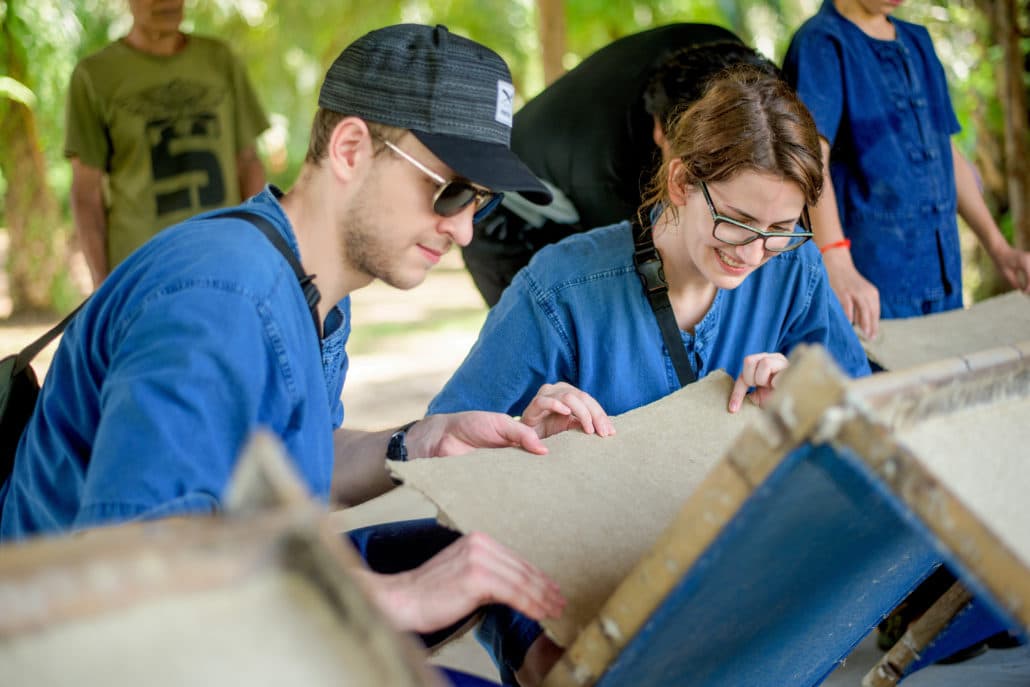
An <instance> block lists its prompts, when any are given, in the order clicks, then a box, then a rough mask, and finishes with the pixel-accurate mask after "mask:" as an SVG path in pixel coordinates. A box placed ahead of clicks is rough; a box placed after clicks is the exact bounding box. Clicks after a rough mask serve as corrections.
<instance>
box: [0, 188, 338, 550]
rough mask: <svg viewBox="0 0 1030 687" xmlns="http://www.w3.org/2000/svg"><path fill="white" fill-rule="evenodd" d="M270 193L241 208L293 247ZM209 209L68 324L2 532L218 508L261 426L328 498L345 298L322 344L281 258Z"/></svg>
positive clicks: (25, 444) (117, 274)
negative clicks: (242, 452) (278, 440)
mask: <svg viewBox="0 0 1030 687" xmlns="http://www.w3.org/2000/svg"><path fill="white" fill-rule="evenodd" d="M276 193H277V191H276V190H275V189H272V188H271V187H270V188H268V189H266V190H264V191H263V192H262V193H260V194H259V195H257V196H255V197H254V198H252V199H251V200H250V201H248V202H247V203H245V204H244V205H243V206H242V207H244V208H246V209H248V210H250V211H253V212H256V213H260V214H262V215H263V216H265V217H267V218H268V219H269V220H270V221H271V222H272V223H273V225H275V226H276V227H277V228H278V229H279V230H280V231H281V232H282V235H283V237H284V238H285V239H286V241H287V243H288V244H289V245H290V246H291V247H292V248H293V250H294V251H297V244H296V240H295V239H294V236H293V233H292V230H291V228H290V224H289V221H288V220H287V218H286V215H285V214H284V213H283V211H282V208H281V207H280V205H279V203H278V201H277V200H276V197H275V196H276ZM219 214H220V213H219V211H216V212H213V213H209V214H207V215H205V216H203V217H200V218H196V219H193V220H190V221H188V222H185V223H183V224H180V225H178V226H175V227H171V228H169V229H167V230H165V231H164V232H162V233H161V234H159V235H158V236H157V237H155V238H154V239H153V240H151V241H150V242H148V243H147V244H145V245H144V246H143V247H142V248H140V249H139V250H138V251H136V252H135V253H134V254H133V255H132V256H130V257H129V259H127V260H126V261H125V262H124V263H122V264H121V265H120V266H119V267H118V268H117V269H116V270H115V271H114V272H113V273H112V274H111V275H110V277H108V278H107V279H106V280H105V281H104V283H103V284H102V285H101V287H100V289H98V290H97V293H96V294H95V295H94V296H93V298H92V299H91V300H90V302H89V303H88V304H87V305H86V307H85V308H84V309H83V310H82V312H81V313H80V314H79V315H78V316H77V317H76V318H75V320H74V321H73V322H72V323H71V324H70V325H69V326H68V329H67V331H66V332H65V334H64V337H63V338H62V340H61V344H60V346H59V347H58V349H57V352H56V354H55V355H54V359H53V363H52V365H51V367H50V370H49V372H48V374H47V377H46V380H45V382H44V384H43V388H42V392H41V394H40V397H39V401H38V403H37V405H36V411H35V413H34V414H33V416H32V419H31V421H30V422H29V425H28V428H27V430H26V431H25V433H24V435H23V436H22V439H21V443H20V444H19V446H18V452H17V456H16V459H15V464H14V472H13V473H12V476H11V478H10V479H9V480H8V481H7V482H6V483H5V484H4V486H3V487H2V488H0V505H2V511H0V513H2V515H0V539H3V540H9V539H18V538H21V537H25V536H27V535H32V534H39V533H56V532H61V531H65V530H69V529H77V528H85V527H90V526H93V525H99V524H104V523H114V522H119V521H124V520H129V519H134V518H153V517H161V516H167V515H175V514H185V513H208V512H212V511H216V510H218V508H219V504H220V501H221V498H222V493H223V490H224V489H225V487H226V486H227V484H228V482H229V478H230V475H231V473H232V471H233V468H234V467H235V465H236V460H237V455H238V453H239V451H240V448H241V447H242V445H243V444H244V442H245V440H246V439H247V437H248V435H249V434H250V433H251V432H252V431H254V430H255V429H257V428H259V427H263V428H266V429H269V430H271V431H272V432H274V433H275V434H277V435H278V436H279V437H280V438H281V439H282V440H283V442H284V443H285V445H286V449H287V451H288V452H289V454H290V455H291V456H292V458H293V459H294V461H295V463H294V465H295V467H296V469H297V470H298V472H299V474H300V475H301V477H302V478H303V480H304V481H305V482H306V484H307V486H308V488H309V489H311V491H312V492H313V493H314V494H315V495H317V496H318V497H319V498H321V499H327V497H328V494H329V483H330V475H331V472H332V466H333V437H332V432H333V429H334V428H336V427H338V426H339V425H340V424H341V423H342V422H343V405H342V402H341V400H340V391H341V389H342V387H343V380H344V376H345V374H346V369H347V357H346V351H345V349H344V346H345V344H346V341H347V337H348V335H349V332H350V318H349V306H350V304H349V301H348V300H344V301H342V302H340V303H339V304H338V306H337V307H336V308H334V309H333V310H332V311H331V313H330V315H329V317H328V318H327V319H326V322H325V331H326V334H325V338H324V339H323V340H322V341H321V346H320V345H319V341H318V339H317V336H316V333H315V328H314V327H313V326H312V322H311V316H310V313H309V310H308V308H307V305H306V304H305V302H304V298H303V295H302V294H301V290H300V287H299V286H298V285H297V280H296V277H295V276H294V274H293V272H292V271H291V269H290V267H289V266H288V265H287V263H286V261H285V260H283V258H282V256H281V255H280V254H279V252H278V251H276V249H275V248H274V247H273V246H272V244H271V243H269V241H268V240H267V239H266V238H265V237H264V236H263V235H262V234H261V233H260V232H259V231H258V230H257V229H255V228H254V227H253V226H252V225H251V224H250V223H249V222H246V221H245V220H240V219H235V218H224V219H219V217H218V215H219Z"/></svg>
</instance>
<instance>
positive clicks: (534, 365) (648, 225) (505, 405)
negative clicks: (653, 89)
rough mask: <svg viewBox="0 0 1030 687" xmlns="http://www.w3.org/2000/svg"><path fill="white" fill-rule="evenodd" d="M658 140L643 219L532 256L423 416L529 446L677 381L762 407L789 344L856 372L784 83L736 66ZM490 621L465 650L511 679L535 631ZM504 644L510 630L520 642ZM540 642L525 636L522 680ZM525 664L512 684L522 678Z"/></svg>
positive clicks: (593, 428)
mask: <svg viewBox="0 0 1030 687" xmlns="http://www.w3.org/2000/svg"><path fill="white" fill-rule="evenodd" d="M668 145H669V149H668V150H667V154H666V156H665V160H666V161H665V163H664V164H663V165H662V167H661V169H660V170H659V171H658V173H657V175H656V176H655V178H654V180H653V182H652V184H651V188H650V192H649V193H648V194H647V195H646V201H645V204H644V206H643V207H642V209H641V212H640V213H639V214H640V217H639V220H640V223H641V227H639V228H636V227H635V228H634V231H633V232H630V231H627V230H626V223H622V224H617V225H613V226H609V227H605V228H600V229H595V230H593V231H590V232H587V233H585V234H577V235H574V236H571V237H569V238H567V239H565V240H564V241H562V242H560V243H557V244H554V245H552V246H548V247H546V248H544V249H543V250H541V251H540V252H539V253H537V254H536V256H535V257H534V258H533V259H532V261H531V262H530V263H529V265H527V266H526V267H525V268H524V269H523V270H522V271H521V272H519V274H518V275H517V276H516V277H515V279H514V281H513V282H512V284H511V286H509V287H508V289H507V290H505V292H504V294H503V296H502V297H501V299H500V301H499V302H498V303H497V305H495V306H494V308H493V309H492V310H491V311H490V314H489V316H488V317H487V319H486V322H485V324H484V326H483V329H482V331H481V333H480V335H479V340H478V341H477V342H476V344H475V345H474V346H473V348H472V350H471V351H470V352H469V355H468V357H467V358H466V360H465V361H464V362H463V363H462V365H461V367H460V368H459V369H458V370H457V372H456V373H455V375H454V376H453V377H452V378H451V380H450V381H449V382H448V383H447V385H446V386H445V387H444V389H443V391H441V393H440V394H439V395H438V396H437V397H436V398H435V399H434V400H433V402H432V403H431V404H430V407H429V413H430V414H432V413H441V412H451V411H457V410H464V409H468V408H477V409H484V410H496V411H503V412H508V413H511V414H521V415H522V419H523V422H526V423H527V424H530V425H532V426H534V427H536V428H537V431H538V433H539V434H540V435H541V436H547V435H549V434H552V433H554V432H556V431H559V430H562V429H566V428H568V427H571V426H575V425H577V424H578V425H579V426H580V427H581V428H582V429H583V431H585V432H587V433H594V432H596V433H598V434H601V435H608V434H610V433H612V431H613V427H612V424H611V420H610V419H609V417H608V415H607V414H606V413H612V414H619V413H623V412H625V411H627V410H630V409H633V408H637V407H639V406H642V405H645V404H647V403H651V402H652V401H655V400H657V399H659V398H662V397H664V396H666V395H668V394H671V393H673V392H674V391H676V390H677V389H679V388H680V386H681V379H682V381H684V382H689V380H690V377H694V378H701V377H704V376H705V375H707V374H708V373H709V372H711V371H713V370H717V369H723V370H725V371H726V372H728V373H729V374H730V375H732V376H734V377H735V378H737V383H736V385H735V387H734V389H733V392H732V394H731V396H730V398H729V399H728V409H729V411H730V412H734V411H736V410H737V409H738V408H739V407H740V404H741V402H742V401H743V400H744V398H745V395H746V394H747V391H748V389H750V388H753V389H754V390H753V391H752V392H751V398H752V399H753V400H754V401H755V402H758V403H759V404H761V402H762V401H763V400H764V398H765V397H766V395H767V394H768V393H769V392H770V390H771V389H772V387H773V386H775V379H776V375H777V374H778V373H779V372H780V371H781V370H783V369H784V368H785V367H786V366H787V358H786V355H787V354H789V353H790V351H791V350H792V349H793V348H794V347H795V346H797V345H798V344H801V343H810V344H822V345H823V346H825V347H826V348H827V349H828V350H829V352H830V354H831V355H832V356H833V357H834V358H835V360H836V361H837V362H838V363H839V364H840V366H841V368H843V369H844V370H845V371H846V372H847V373H848V374H850V375H853V376H859V375H865V374H868V373H869V366H868V362H867V360H866V357H865V354H864V352H863V350H862V347H861V344H860V343H859V341H858V338H857V336H856V335H855V333H854V331H853V330H852V327H851V325H850V323H849V322H848V321H847V319H846V318H845V316H844V312H843V310H842V308H841V305H840V303H839V301H838V300H837V298H836V296H834V294H833V291H832V290H831V289H830V286H829V283H828V280H827V276H826V271H825V269H824V268H823V264H822V261H821V259H820V255H819V251H818V250H817V249H816V247H815V245H814V244H813V243H812V242H811V241H810V240H809V239H810V238H811V236H812V234H811V231H810V227H809V226H808V222H807V211H806V208H807V206H808V205H810V204H812V203H814V202H815V201H816V199H817V198H818V197H819V193H820V190H821V188H822V183H823V170H822V162H821V157H820V150H819V139H818V135H817V133H816V129H815V126H814V124H813V122H812V118H811V116H810V115H809V114H808V111H807V110H806V109H805V107H804V106H803V105H802V104H801V103H800V101H799V100H798V99H797V97H796V96H795V94H794V93H793V91H792V90H791V89H790V88H789V87H788V86H787V85H786V84H785V83H783V82H782V81H780V80H778V79H776V78H775V77H770V76H768V75H765V74H762V73H760V72H757V71H755V70H753V69H750V68H741V69H735V70H733V71H730V72H726V73H725V74H724V75H722V76H720V77H718V78H716V79H715V80H713V81H712V82H711V83H710V84H709V87H708V89H707V90H706V92H705V95H704V96H703V97H702V98H701V99H700V100H698V101H697V102H695V103H694V104H693V105H692V106H691V107H690V108H689V109H687V110H686V111H685V112H684V113H683V114H682V115H681V116H680V117H679V119H678V121H677V123H676V125H675V127H674V128H673V130H672V133H671V135H670V136H669V137H668ZM634 234H637V235H638V237H639V239H640V240H638V241H636V242H635V240H634ZM648 239H650V240H651V241H652V242H653V243H652V244H651V245H648ZM635 253H637V254H638V255H639V258H638V262H640V263H641V271H643V272H644V273H645V274H649V275H650V276H651V280H652V281H656V279H655V277H656V275H661V274H662V273H664V279H665V281H666V282H667V284H668V293H667V295H668V302H669V304H670V305H671V314H670V315H669V317H671V318H672V319H673V320H674V322H673V324H672V325H671V329H672V334H671V335H670V336H672V337H674V339H673V341H674V343H673V347H675V346H676V345H677V344H678V345H679V346H680V347H681V348H682V352H683V353H685V355H683V356H680V355H679V352H677V356H675V357H676V358H682V359H685V365H686V367H687V368H689V369H686V370H680V371H678V370H677V365H676V363H675V361H674V357H673V356H670V352H669V348H668V347H667V346H666V344H665V343H664V338H663V333H662V326H663V325H662V317H661V313H658V312H656V310H655V309H653V308H652V304H651V300H650V299H649V297H648V294H647V293H645V289H644V287H643V286H642V279H641V276H640V272H639V271H638V269H637V266H636V265H635V261H634V254H635ZM662 304H663V302H662V301H661V300H660V299H659V301H658V302H657V303H656V305H657V306H658V308H659V309H661V306H662ZM667 321H668V320H666V322H667ZM496 620H497V619H494V620H493V621H491V623H488V624H487V625H486V626H484V628H483V629H482V630H481V633H480V636H481V641H483V642H484V643H485V644H487V645H488V647H489V648H490V649H491V650H492V653H493V655H494V656H502V657H505V664H503V665H500V666H499V667H500V669H501V672H502V675H504V676H506V679H512V678H513V676H514V675H515V671H517V670H518V669H519V667H520V665H521V664H522V657H523V656H525V655H527V648H528V647H529V646H530V645H531V644H533V642H534V641H535V640H536V638H537V636H538V634H539V626H537V625H536V624H535V623H531V622H528V621H524V619H522V620H520V619H519V618H517V617H516V618H514V619H513V620H512V622H511V623H510V627H514V628H518V629H519V631H518V632H514V633H512V632H511V631H510V629H509V630H508V631H506V633H505V634H503V635H502V633H501V632H498V631H496V630H497V628H495V627H494V626H493V622H494V621H496ZM502 624H503V623H502ZM512 636H516V637H521V639H522V641H521V643H520V644H519V645H518V646H513V645H512V639H511V638H512ZM545 645H546V642H538V643H537V644H534V649H533V650H531V652H530V653H529V656H530V658H529V659H527V661H526V671H529V673H533V672H534V670H535V669H534V667H533V666H534V665H537V664H538V661H539V659H540V656H542V655H544V654H546V653H547V651H546V650H545V649H543V648H539V647H543V646H545ZM512 657H514V660H512ZM526 671H523V673H521V674H520V676H521V678H522V680H523V684H525V683H527V682H529V683H532V682H533V681H534V680H533V679H532V678H531V677H530V676H529V674H527V672H526Z"/></svg>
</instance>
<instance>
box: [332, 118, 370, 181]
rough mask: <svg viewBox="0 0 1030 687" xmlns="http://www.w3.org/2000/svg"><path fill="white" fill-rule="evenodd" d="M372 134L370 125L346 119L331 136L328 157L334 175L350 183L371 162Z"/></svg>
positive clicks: (353, 119)
mask: <svg viewBox="0 0 1030 687" xmlns="http://www.w3.org/2000/svg"><path fill="white" fill-rule="evenodd" d="M373 155H374V151H373V149H372V134H371V132H370V131H369V130H368V125H367V124H366V123H365V122H364V120H362V119H360V118H359V117H344V118H343V119H341V120H340V121H339V123H338V124H337V125H336V127H335V128H334V129H333V133H332V134H330V136H329V146H328V153H327V155H326V157H327V162H328V163H329V167H330V169H331V170H332V172H333V175H334V176H336V177H337V178H339V179H341V180H343V181H349V180H351V179H353V178H354V177H355V176H357V175H358V174H360V173H362V171H363V169H364V168H365V167H366V166H367V165H368V164H369V163H370V162H371V160H372V157H373Z"/></svg>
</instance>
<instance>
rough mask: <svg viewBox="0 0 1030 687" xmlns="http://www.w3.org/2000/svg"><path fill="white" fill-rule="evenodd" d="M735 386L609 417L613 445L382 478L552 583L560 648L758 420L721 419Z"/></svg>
mask: <svg viewBox="0 0 1030 687" xmlns="http://www.w3.org/2000/svg"><path fill="white" fill-rule="evenodd" d="M732 386H733V381H732V380H731V379H730V377H729V376H727V375H726V374H725V373H722V372H716V373H713V374H711V375H708V376H707V377H705V378H704V379H702V380H700V381H699V382H697V383H695V384H691V385H690V386H688V387H686V388H684V389H682V390H680V391H679V392H677V393H675V394H673V395H671V396H668V397H666V398H664V399H661V400H659V401H657V402H655V403H652V404H651V405H648V406H645V407H643V408H638V409H636V410H633V411H630V412H628V413H626V414H624V415H621V416H619V417H617V418H615V428H616V434H615V436H612V437H606V438H601V437H597V436H593V435H585V434H583V433H581V432H577V431H569V432H565V433H563V434H559V435H557V436H554V437H551V438H550V439H548V440H547V441H546V442H545V443H546V444H547V447H548V449H549V453H548V454H547V455H545V456H535V455H531V454H529V453H526V452H524V451H521V450H518V449H496V450H488V451H476V452H474V453H470V454H468V455H465V456H454V457H448V458H432V459H424V460H415V461H411V462H407V463H390V469H391V470H392V471H393V473H394V474H395V475H396V476H397V477H399V478H400V479H402V480H403V481H404V482H405V483H406V484H407V485H409V486H411V487H414V488H415V489H417V490H419V491H421V492H422V493H424V494H425V495H426V496H427V497H428V498H429V499H430V500H432V501H433V502H435V503H436V504H437V506H438V507H439V508H440V511H441V520H442V521H444V522H445V523H446V524H449V525H451V526H453V527H455V528H457V529H459V530H461V531H463V532H469V531H481V532H485V533H487V534H489V535H491V536H492V537H494V538H495V539H497V540H498V541H500V542H501V543H503V544H505V545H506V546H508V547H509V548H511V549H513V550H515V551H516V552H517V553H519V554H520V555H522V556H523V557H524V558H526V559H527V560H529V561H530V562H532V563H533V564H535V565H537V566H538V567H539V568H541V569H543V570H544V571H545V572H546V573H547V574H548V575H550V576H552V577H553V578H554V579H555V580H556V581H557V582H558V583H559V584H560V586H561V590H562V593H563V594H564V595H565V597H566V599H567V600H568V605H567V606H566V609H565V613H564V614H563V616H562V618H561V619H559V620H557V621H548V622H545V623H544V627H545V628H546V629H547V631H548V634H550V635H551V636H552V638H553V639H555V640H556V641H557V642H558V643H559V644H561V645H563V646H567V645H568V644H569V643H570V642H571V641H572V640H573V639H574V638H575V637H576V635H577V634H578V633H579V631H580V629H581V628H582V627H583V626H585V625H586V624H587V623H588V622H589V621H590V620H591V619H592V618H593V617H594V615H595V614H596V613H597V611H598V610H599V609H600V607H601V605H602V604H603V602H604V601H605V600H606V599H607V598H608V596H609V595H610V594H611V592H612V591H613V590H614V588H615V586H616V585H617V584H618V583H619V582H620V581H621V580H622V578H623V577H624V576H625V575H626V574H627V573H628V572H629V571H630V569H631V568H632V567H633V565H634V564H635V563H636V562H637V560H638V559H640V557H641V556H642V555H643V554H644V553H646V552H647V551H648V549H649V548H650V547H651V546H652V544H653V543H654V542H655V541H656V540H657V538H658V536H659V535H660V534H661V533H662V531H663V530H664V529H665V528H666V526H667V525H668V523H669V522H670V520H672V518H673V516H674V515H675V514H676V513H677V512H678V511H679V509H680V507H681V506H682V504H683V503H684V501H685V500H686V499H687V497H688V496H690V494H691V493H692V492H693V491H694V489H695V487H696V486H697V485H698V484H699V483H700V482H701V480H702V479H703V478H704V476H705V475H706V474H707V472H708V471H709V469H710V468H711V467H712V466H713V465H715V463H716V462H717V461H718V460H719V459H720V458H721V457H722V455H723V454H724V452H725V451H726V450H727V449H728V448H729V446H730V444H731V443H732V442H733V439H734V438H735V437H736V435H737V433H738V432H739V431H740V430H741V429H742V428H743V427H744V426H745V425H746V424H747V423H748V421H749V418H751V417H754V415H756V414H757V413H759V412H760V411H759V409H758V408H757V407H755V406H753V405H751V404H750V403H745V404H744V407H743V408H742V409H741V411H740V412H739V413H736V414H733V415H731V414H730V413H729V412H727V410H726V404H727V400H728V399H729V395H730V389H731V388H732Z"/></svg>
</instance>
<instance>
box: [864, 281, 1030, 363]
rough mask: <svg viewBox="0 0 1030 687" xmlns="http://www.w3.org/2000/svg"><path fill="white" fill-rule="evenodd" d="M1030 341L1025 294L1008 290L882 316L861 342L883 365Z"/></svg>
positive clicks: (1028, 305)
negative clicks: (872, 336)
mask: <svg viewBox="0 0 1030 687" xmlns="http://www.w3.org/2000/svg"><path fill="white" fill-rule="evenodd" d="M1021 341H1030V296H1027V295H1025V294H1022V293H1020V292H1018V291H1012V292H1009V293H1006V294H1004V295H1001V296H995V297H994V298H990V299H988V300H985V301H980V302H979V303H976V304H975V305H973V306H972V307H971V308H968V309H966V310H951V311H949V312H944V313H938V314H936V315H927V316H926V317H910V318H907V319H902V320H881V321H880V333H879V335H878V336H877V337H876V340H875V341H863V342H862V345H863V346H864V347H865V351H866V354H867V355H868V356H869V359H870V360H872V361H874V362H876V363H877V364H879V365H880V366H881V367H883V368H884V369H886V370H903V369H905V368H908V367H914V366H916V365H921V364H923V363H928V362H931V361H934V360H941V359H943V358H950V357H953V356H961V355H966V354H969V353H973V352H975V351H982V350H984V349H987V348H997V347H998V346H1005V345H1008V344H1014V343H1019V342H1021Z"/></svg>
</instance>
